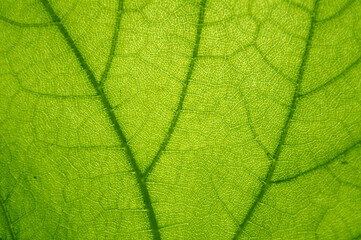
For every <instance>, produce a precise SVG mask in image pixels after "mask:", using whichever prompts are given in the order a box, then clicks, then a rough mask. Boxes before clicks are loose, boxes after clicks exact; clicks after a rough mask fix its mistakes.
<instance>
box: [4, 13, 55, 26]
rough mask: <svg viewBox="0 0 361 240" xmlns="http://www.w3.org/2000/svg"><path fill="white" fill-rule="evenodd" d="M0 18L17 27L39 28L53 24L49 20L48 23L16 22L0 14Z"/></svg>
mask: <svg viewBox="0 0 361 240" xmlns="http://www.w3.org/2000/svg"><path fill="white" fill-rule="evenodd" d="M0 20H2V21H4V22H6V23H9V24H11V25H14V26H17V27H30V28H31V27H35V28H41V27H49V26H53V25H55V23H54V22H49V23H21V22H17V21H14V20H11V19H9V18H7V17H4V16H0Z"/></svg>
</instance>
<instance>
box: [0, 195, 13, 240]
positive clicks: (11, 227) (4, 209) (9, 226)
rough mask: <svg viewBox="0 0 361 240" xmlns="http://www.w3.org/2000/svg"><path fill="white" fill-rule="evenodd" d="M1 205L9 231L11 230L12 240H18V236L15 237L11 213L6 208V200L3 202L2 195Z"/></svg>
mask: <svg viewBox="0 0 361 240" xmlns="http://www.w3.org/2000/svg"><path fill="white" fill-rule="evenodd" d="M0 205H1V209H2V210H3V212H4V217H5V220H6V223H7V226H8V230H9V233H10V236H11V239H12V240H16V236H15V232H14V229H13V225H12V224H11V220H10V216H9V213H8V211H7V209H6V207H5V203H4V200H3V198H2V197H1V195H0Z"/></svg>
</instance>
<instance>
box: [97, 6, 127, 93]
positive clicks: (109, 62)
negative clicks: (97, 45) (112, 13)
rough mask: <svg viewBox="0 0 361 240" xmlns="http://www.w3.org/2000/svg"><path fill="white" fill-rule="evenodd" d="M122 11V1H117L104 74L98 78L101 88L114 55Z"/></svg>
mask: <svg viewBox="0 0 361 240" xmlns="http://www.w3.org/2000/svg"><path fill="white" fill-rule="evenodd" d="M123 10H124V0H119V1H118V9H117V16H116V20H115V25H114V32H113V37H112V43H111V47H110V50H109V55H108V60H107V63H106V65H105V69H104V72H103V73H102V75H101V77H100V85H101V86H102V85H104V83H105V80H106V79H107V78H108V73H109V70H110V68H111V66H112V62H113V58H114V53H115V49H116V47H117V42H118V38H119V29H120V20H121V18H122V13H123Z"/></svg>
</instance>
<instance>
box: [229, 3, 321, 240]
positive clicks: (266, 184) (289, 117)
mask: <svg viewBox="0 0 361 240" xmlns="http://www.w3.org/2000/svg"><path fill="white" fill-rule="evenodd" d="M318 1H319V0H315V3H314V8H313V13H312V18H311V23H310V28H309V32H308V37H307V41H306V46H305V51H304V53H303V56H302V61H301V64H300V67H299V70H298V74H297V81H296V87H295V90H294V93H293V97H292V101H291V105H290V109H289V112H288V114H287V116H286V119H285V121H284V124H283V127H282V130H281V135H280V137H279V141H278V145H277V147H276V149H275V152H274V154H273V156H272V161H271V163H270V167H269V169H268V172H267V174H266V178H265V181H264V184H263V185H262V187H261V189H260V191H259V192H258V194H257V196H256V198H255V201H254V202H253V204H252V205H251V207H250V208H249V210H248V212H247V214H246V216H245V218H244V219H243V221H242V223H241V224H240V225H239V227H238V229H237V231H236V233H235V235H234V237H233V239H237V238H238V237H239V235H240V234H241V233H242V231H243V229H244V227H245V226H246V225H247V224H248V223H249V220H250V218H251V217H252V215H253V213H254V211H255V209H256V206H257V205H258V204H259V203H260V202H261V201H262V198H263V196H264V194H265V193H266V191H267V189H268V188H269V186H270V184H271V179H272V176H273V173H274V171H275V169H276V165H277V162H278V159H279V156H280V154H281V152H282V147H283V145H284V143H285V140H286V137H287V134H288V131H289V129H290V125H291V121H292V118H293V115H294V113H295V110H296V106H297V100H298V98H299V92H300V88H301V83H302V79H303V76H304V72H305V69H306V64H307V62H308V59H309V54H310V49H311V47H312V38H313V35H314V30H315V22H316V17H317V10H318Z"/></svg>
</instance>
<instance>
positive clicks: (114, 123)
mask: <svg viewBox="0 0 361 240" xmlns="http://www.w3.org/2000/svg"><path fill="white" fill-rule="evenodd" d="M40 1H41V3H42V4H43V6H44V8H45V10H46V11H47V12H48V14H49V15H50V17H51V18H52V20H53V21H54V22H55V23H56V26H57V27H58V29H59V31H60V33H61V34H62V35H63V38H64V40H65V41H66V43H67V44H68V46H69V47H70V48H71V50H72V51H73V53H74V55H75V57H76V59H77V60H78V62H79V64H80V66H81V67H82V69H83V70H84V71H85V73H86V75H87V77H88V79H89V81H90V83H91V85H92V86H93V87H94V89H95V91H96V93H97V95H98V96H99V97H100V100H101V103H102V104H103V107H104V109H105V112H106V114H107V115H108V118H109V120H110V122H111V125H112V126H113V128H114V131H115V132H116V134H117V137H118V139H119V141H120V143H121V145H122V146H123V147H124V151H125V154H126V156H127V160H128V162H129V164H130V165H131V167H132V169H133V171H134V172H135V176H136V180H137V183H138V186H139V188H140V192H141V194H142V197H143V202H144V206H145V208H146V210H147V213H148V219H149V223H150V227H151V230H152V233H153V238H154V239H161V237H160V232H159V227H158V223H157V219H156V217H155V212H154V209H153V206H152V202H151V199H150V194H149V190H148V187H147V185H146V183H145V181H144V177H143V174H142V172H141V170H140V168H139V166H138V164H137V162H136V160H135V158H134V154H133V153H132V150H131V148H130V146H129V144H128V142H127V139H126V137H125V135H124V133H123V131H122V129H121V127H120V124H119V122H118V120H117V118H116V116H115V113H114V112H113V110H112V106H111V104H110V102H109V100H108V98H107V96H106V94H105V92H104V90H103V88H102V86H101V83H100V82H98V81H97V79H96V77H95V74H94V72H93V71H92V70H91V68H90V66H89V64H88V63H87V62H86V60H85V58H84V56H83V54H82V53H81V52H80V50H79V48H78V47H77V46H76V44H75V42H74V40H73V39H72V37H71V36H70V34H69V32H68V30H67V29H66V28H65V26H64V25H63V24H62V23H61V21H60V18H59V16H58V15H57V14H56V13H55V11H54V9H53V7H52V6H51V5H50V3H49V1H48V0H40ZM120 4H121V5H122V1H121V2H120ZM117 21H118V20H117ZM119 21H120V19H119ZM117 31H118V30H116V32H117ZM114 38H115V37H113V39H114ZM113 48H114V49H115V46H114V47H113ZM111 49H112V48H111ZM112 51H114V50H111V51H110V53H112ZM108 63H109V68H110V64H111V60H110V61H109V60H108ZM108 63H107V64H108Z"/></svg>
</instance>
